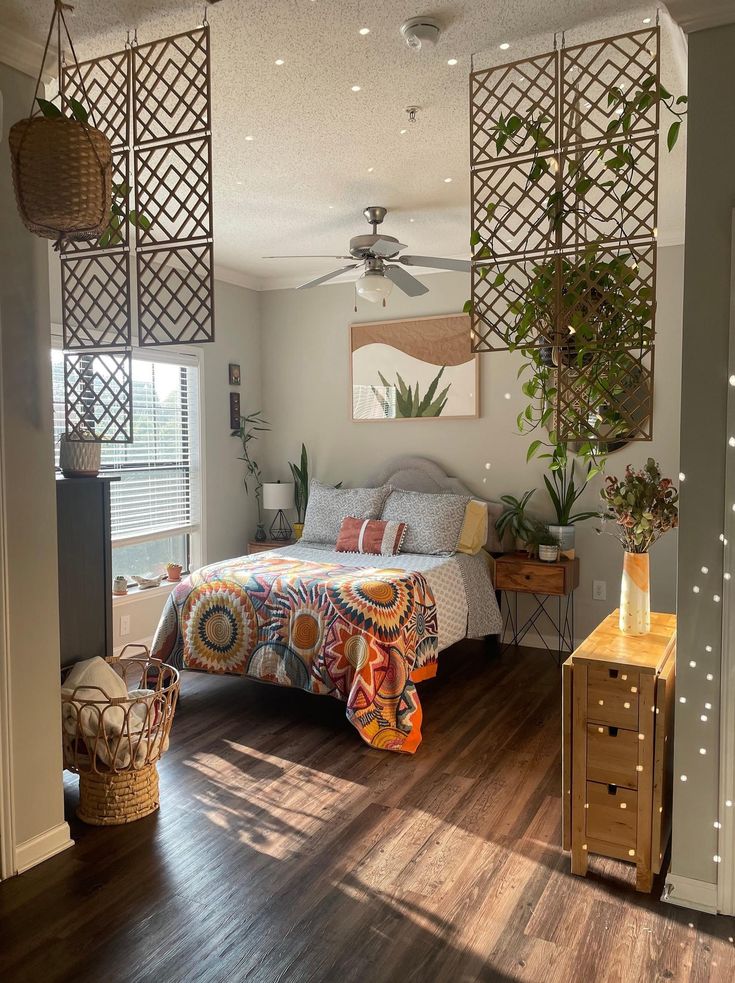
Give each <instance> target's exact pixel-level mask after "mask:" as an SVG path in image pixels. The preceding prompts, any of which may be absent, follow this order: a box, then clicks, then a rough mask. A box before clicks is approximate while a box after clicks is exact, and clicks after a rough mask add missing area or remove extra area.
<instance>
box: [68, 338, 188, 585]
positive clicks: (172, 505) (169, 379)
mask: <svg viewBox="0 0 735 983" xmlns="http://www.w3.org/2000/svg"><path fill="white" fill-rule="evenodd" d="M51 358H52V368H53V386H54V437H55V438H56V463H57V466H58V438H59V436H60V435H61V434H62V433H63V431H64V359H63V355H62V353H61V352H60V351H57V350H55V349H54V350H52V353H51ZM198 384H199V367H198V362H197V360H196V358H195V357H190V356H185V355H176V356H173V357H172V356H170V355H169V354H168V353H161V351H160V350H158V351H157V352H156V353H155V359H154V358H149V357H148V356H147V354H142V353H140V352H139V351H136V352H135V353H134V356H133V442H132V444H103V445H102V473H104V474H108V475H115V476H116V477H118V478H119V479H120V480H119V481H116V482H113V483H112V485H111V486H110V490H111V493H110V500H111V513H112V515H111V519H112V546H113V550H112V575H113V577H117V576H126V577H130V576H131V575H132V574H145V573H161V572H163V569H164V567H165V565H166V563H168V562H170V561H175V562H176V563H180V564H181V565H182V566H183V567H184V569H185V570H187V569H189V568H190V566H191V565H192V553H194V554H198V533H199V530H200V513H201V508H200V477H199V476H200V452H199V385H198ZM198 560H199V557H198V555H195V557H194V564H196V563H197V562H198Z"/></svg>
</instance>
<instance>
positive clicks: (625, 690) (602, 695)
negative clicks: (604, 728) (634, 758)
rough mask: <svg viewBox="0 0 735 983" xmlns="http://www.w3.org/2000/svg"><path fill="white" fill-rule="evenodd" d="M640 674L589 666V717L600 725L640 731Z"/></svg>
mask: <svg viewBox="0 0 735 983" xmlns="http://www.w3.org/2000/svg"><path fill="white" fill-rule="evenodd" d="M639 686H640V674H639V673H638V672H637V671H636V672H627V671H625V670H621V669H618V668H614V667H611V666H590V667H589V669H588V674H587V716H588V718H589V719H590V720H594V721H595V722H596V723H598V724H608V725H609V726H611V727H627V728H630V729H631V730H637V729H638V689H639Z"/></svg>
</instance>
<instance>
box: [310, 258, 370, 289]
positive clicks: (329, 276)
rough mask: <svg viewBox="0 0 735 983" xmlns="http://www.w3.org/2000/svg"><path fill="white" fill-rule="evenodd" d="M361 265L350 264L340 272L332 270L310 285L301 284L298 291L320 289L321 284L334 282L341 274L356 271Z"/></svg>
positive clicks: (311, 281)
mask: <svg viewBox="0 0 735 983" xmlns="http://www.w3.org/2000/svg"><path fill="white" fill-rule="evenodd" d="M359 265H360V264H359V263H350V264H349V265H348V266H343V267H342V268H341V269H339V270H332V272H331V273H325V274H324V276H318V277H317V278H316V280H309V281H308V283H302V284H300V285H299V286H298V287H297V288H296V289H297V290H305V289H306V288H307V287H318V286H319V284H320V283H326V281H327V280H332V279H334V277H336V276H339V275H340V273H347V271H348V270H354V269H355V267H356V266H359Z"/></svg>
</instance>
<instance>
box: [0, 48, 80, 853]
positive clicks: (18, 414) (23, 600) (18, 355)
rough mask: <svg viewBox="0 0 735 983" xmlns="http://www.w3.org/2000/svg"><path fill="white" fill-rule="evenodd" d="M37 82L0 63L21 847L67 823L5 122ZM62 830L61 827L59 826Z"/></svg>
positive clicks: (51, 526) (35, 278)
mask: <svg viewBox="0 0 735 983" xmlns="http://www.w3.org/2000/svg"><path fill="white" fill-rule="evenodd" d="M33 88H34V81H33V80H32V79H31V78H29V77H28V76H26V75H22V74H20V73H19V72H16V71H15V70H14V69H12V68H8V67H7V66H5V65H2V64H0V95H1V96H2V117H3V125H2V130H3V132H2V144H0V271H2V272H1V276H0V352H1V357H0V373H1V375H2V379H1V401H0V420H1V425H2V429H1V435H2V464H3V470H2V475H1V476H0V480H2V481H3V499H4V505H5V549H6V554H7V580H6V582H5V584H4V591H5V603H6V605H7V608H6V610H7V633H8V641H9V675H10V696H11V716H12V766H13V797H14V824H15V845H16V847H17V846H21V847H22V845H23V844H24V843H26V844H27V843H28V841H31V840H33V839H34V838H35V837H38V836H41V835H42V834H44V833H46V832H47V831H50V830H53V829H54V828H56V829H57V831H59V834H60V839H61V840H63V838H64V833H65V835H66V838H67V839H68V829H66V824H65V823H64V809H63V796H62V767H61V741H60V733H61V707H60V702H59V628H58V624H59V619H58V583H57V555H56V489H55V485H54V476H53V471H52V469H51V468H50V467H49V462H50V461H51V460H52V457H51V455H52V444H53V438H52V433H53V428H52V419H51V360H50V358H49V349H48V303H49V301H48V263H47V246H46V243H45V241H44V240H41V239H38V238H36V237H35V236H31V235H30V234H29V233H28V232H26V231H25V229H24V228H23V226H22V224H21V221H20V218H19V217H18V213H17V210H16V207H15V200H14V197H13V189H12V183H11V175H10V155H9V151H8V146H7V131H8V129H9V124H11V123H13V122H14V121H15V120H16V119H20V118H21V117H23V116H25V115H26V114H27V112H28V107H29V105H30V103H31V99H32V96H33ZM62 826H63V829H60V830H59V827H62Z"/></svg>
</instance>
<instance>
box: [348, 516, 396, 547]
mask: <svg viewBox="0 0 735 983" xmlns="http://www.w3.org/2000/svg"><path fill="white" fill-rule="evenodd" d="M405 535H406V523H405V522H387V521H385V520H383V519H356V518H355V517H354V516H352V515H348V516H346V517H345V518H344V519H343V520H342V525H341V526H340V529H339V536H338V538H337V545H336V547H335V549H336V550H337V551H338V552H340V553H373V554H376V555H378V554H382V555H384V556H395V554H396V553H400V551H401V543H402V542H403V537H404V536H405Z"/></svg>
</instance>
